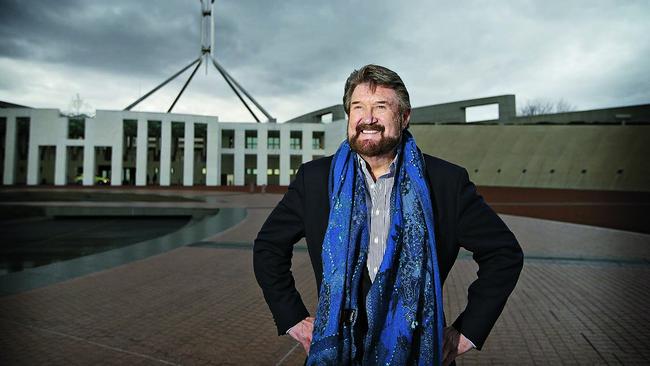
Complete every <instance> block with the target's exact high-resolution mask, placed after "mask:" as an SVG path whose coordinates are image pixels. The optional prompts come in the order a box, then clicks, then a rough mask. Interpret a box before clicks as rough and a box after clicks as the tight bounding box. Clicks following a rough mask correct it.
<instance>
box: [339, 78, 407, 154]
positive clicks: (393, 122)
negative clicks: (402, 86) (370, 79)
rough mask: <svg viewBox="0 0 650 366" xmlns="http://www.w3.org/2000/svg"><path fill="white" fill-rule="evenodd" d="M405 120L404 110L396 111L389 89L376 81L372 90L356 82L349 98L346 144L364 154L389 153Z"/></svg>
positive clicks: (400, 135) (393, 94)
mask: <svg viewBox="0 0 650 366" xmlns="http://www.w3.org/2000/svg"><path fill="white" fill-rule="evenodd" d="M408 120H409V114H408V112H406V113H405V114H404V115H403V116H400V114H399V108H398V100H397V94H396V93H395V91H394V90H393V89H390V88H386V87H383V86H380V85H377V88H376V89H375V91H374V93H373V91H372V90H371V89H370V87H369V85H368V84H360V85H358V86H357V87H356V88H355V89H354V91H353V92H352V97H351V98H350V116H349V119H348V142H349V143H350V147H352V150H354V151H356V152H357V153H359V154H361V155H362V156H365V157H376V156H382V155H389V154H393V152H394V150H395V147H397V145H398V144H399V142H400V139H401V137H402V130H403V129H404V128H406V126H407V125H408Z"/></svg>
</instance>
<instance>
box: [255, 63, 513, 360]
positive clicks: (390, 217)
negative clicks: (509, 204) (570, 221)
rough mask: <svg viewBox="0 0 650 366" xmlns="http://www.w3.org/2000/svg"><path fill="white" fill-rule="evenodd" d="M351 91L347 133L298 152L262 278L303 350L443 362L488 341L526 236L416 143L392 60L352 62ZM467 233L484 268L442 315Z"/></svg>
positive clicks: (258, 247) (259, 264)
mask: <svg viewBox="0 0 650 366" xmlns="http://www.w3.org/2000/svg"><path fill="white" fill-rule="evenodd" d="M343 103H344V107H345V111H346V113H347V115H348V128H347V136H348V138H347V140H346V141H344V142H343V143H342V144H341V146H340V147H339V149H338V150H337V152H336V154H335V155H334V156H332V157H327V158H323V159H319V160H315V161H312V162H309V163H305V164H303V165H302V166H301V168H300V169H299V171H298V173H297V175H296V178H295V180H294V181H293V182H292V183H291V185H290V186H289V190H288V192H287V193H286V194H285V196H284V197H283V198H282V200H281V201H280V203H279V204H278V205H277V207H276V208H275V209H274V210H273V212H272V213H271V214H270V216H269V217H268V219H267V220H266V222H265V223H264V225H263V226H262V229H261V230H260V232H259V234H258V236H257V239H256V240H255V247H254V267H255V275H256V277H257V281H258V283H259V284H260V286H261V288H262V290H263V292H264V297H265V299H266V302H267V303H268V305H269V308H270V310H271V312H272V314H273V317H274V319H275V322H276V325H277V328H278V332H279V334H285V333H288V334H289V335H291V336H292V337H293V338H294V339H296V340H297V341H299V342H300V343H301V344H302V345H303V347H304V348H305V351H306V352H307V354H308V357H309V358H308V360H307V363H308V364H313V365H317V364H332V365H336V364H379V363H381V364H387V363H390V364H396V365H400V364H440V363H444V364H449V363H451V362H452V361H453V360H454V358H455V357H456V356H458V355H461V354H463V353H465V352H467V351H469V350H470V349H472V348H477V349H480V348H481V347H482V346H483V343H484V342H485V339H486V338H487V335H488V333H489V332H490V330H491V329H492V326H493V325H494V323H495V322H496V320H497V318H498V316H499V315H500V313H501V311H502V310H503V307H504V305H505V303H506V300H507V298H508V296H509V295H510V293H511V292H512V290H513V288H514V286H515V284H516V282H517V278H518V276H519V272H520V271H521V268H522V264H523V254H522V251H521V248H520V246H519V244H518V243H517V240H516V239H515V237H514V235H513V234H512V233H511V232H510V230H508V228H507V227H506V225H505V224H504V223H503V221H501V219H500V218H499V217H498V216H497V215H496V214H495V213H494V211H492V209H491V208H490V207H489V206H487V204H485V202H484V201H483V199H482V198H481V196H479V195H478V194H477V193H476V188H475V186H474V185H473V184H472V183H471V182H470V181H469V179H468V175H467V172H466V171H465V169H463V168H460V167H458V166H456V165H453V164H451V163H448V162H446V161H444V160H441V159H438V158H435V157H432V156H429V155H423V154H421V153H420V151H419V149H418V148H417V146H416V145H415V141H414V139H413V136H411V134H410V133H409V132H408V130H407V128H408V123H409V118H410V112H411V107H410V101H409V95H408V91H407V90H406V87H405V86H404V83H403V82H402V80H401V78H400V77H399V76H398V75H397V74H396V73H395V72H393V71H391V70H389V69H387V68H384V67H381V66H377V65H367V66H364V67H362V68H361V69H360V70H356V71H354V72H353V73H352V74H351V75H350V77H349V78H348V80H347V82H346V85H345V93H344V97H343ZM302 237H305V238H306V241H307V246H308V250H309V255H310V258H311V262H312V266H313V269H314V274H315V276H316V283H317V286H318V288H319V301H318V309H317V311H316V317H315V318H313V317H310V315H309V313H308V311H307V309H306V308H305V306H304V304H303V302H302V300H301V298H300V295H299V294H298V292H297V291H296V288H295V285H294V279H293V277H292V274H291V271H290V268H291V257H292V249H293V244H294V243H296V242H297V241H298V240H300V238H302ZM461 246H462V247H464V248H466V249H468V250H469V251H471V252H473V257H474V260H475V261H476V262H477V263H478V265H479V271H478V278H477V280H476V281H474V283H472V285H471V286H470V287H469V290H468V304H467V307H466V308H465V310H464V311H463V313H461V314H460V315H459V317H458V318H457V319H456V321H455V322H454V323H453V325H452V326H449V327H445V328H443V326H444V319H443V316H444V315H443V312H442V294H441V287H442V284H443V283H444V281H445V279H446V278H447V275H448V273H449V271H450V269H451V267H452V265H453V264H454V261H455V260H456V257H457V254H458V251H459V248H460V247H461Z"/></svg>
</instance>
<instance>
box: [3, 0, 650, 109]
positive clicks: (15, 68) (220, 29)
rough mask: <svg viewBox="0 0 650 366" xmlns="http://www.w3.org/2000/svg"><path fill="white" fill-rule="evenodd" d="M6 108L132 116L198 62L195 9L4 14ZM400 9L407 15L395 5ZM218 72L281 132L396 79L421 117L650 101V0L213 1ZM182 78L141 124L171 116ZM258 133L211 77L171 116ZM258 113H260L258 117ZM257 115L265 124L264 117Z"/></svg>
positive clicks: (87, 3)
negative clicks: (506, 98) (362, 70)
mask: <svg viewBox="0 0 650 366" xmlns="http://www.w3.org/2000/svg"><path fill="white" fill-rule="evenodd" d="M0 4H1V5H0V100H4V101H8V102H13V103H18V104H24V105H28V106H32V107H54V108H61V109H64V110H65V109H69V105H70V101H71V100H72V99H73V97H74V96H75V94H76V93H79V94H80V95H81V98H82V99H83V100H84V101H86V102H87V103H88V104H89V105H91V106H92V107H93V108H96V109H118V110H119V109H123V108H124V107H126V106H127V105H129V104H130V103H132V102H133V101H135V100H136V99H137V98H138V97H139V96H141V95H143V94H145V93H146V92H147V91H148V90H150V89H151V88H153V87H154V86H156V85H157V84H159V83H160V82H162V81H163V80H165V79H166V78H167V77H169V76H171V75H172V74H173V73H174V72H176V71H177V70H180V69H181V68H182V67H183V66H186V65H187V64H189V63H190V62H191V61H192V60H194V59H195V58H197V57H198V55H199V53H200V4H199V1H198V0H167V1H163V0H157V1H133V0H111V1H105V0H102V1H99V0H97V1H96V0H57V1H51V0H50V1H37V0H27V1H18V0H15V1H14V0H0ZM398 4H399V5H398ZM215 28H216V29H215V37H216V55H217V59H218V60H219V61H220V63H221V64H222V65H223V66H224V67H225V68H226V69H227V70H228V71H229V73H230V74H231V75H232V76H233V77H234V78H235V79H236V80H238V81H239V83H240V84H241V85H243V86H244V87H245V88H246V89H247V90H248V91H249V92H250V93H251V94H252V95H253V96H254V97H255V98H256V99H257V100H258V102H260V104H262V106H264V108H265V109H267V110H268V111H269V112H270V113H271V114H272V115H273V116H275V117H276V118H277V119H278V120H279V121H284V120H287V119H290V118H292V117H295V116H298V115H300V114H303V113H307V112H310V111H313V110H316V109H319V108H323V107H327V106H330V105H333V104H338V103H341V95H342V93H343V84H344V82H345V79H346V78H347V76H348V75H349V73H350V72H351V71H352V70H353V69H355V68H359V67H360V66H362V65H364V64H368V63H377V64H380V65H384V66H387V67H389V68H391V69H393V70H395V71H397V72H398V73H399V74H400V75H401V76H402V79H403V80H404V82H405V83H406V85H407V87H408V89H409V92H410V94H411V103H412V105H413V106H423V105H429V104H437V103H444V102H451V101H456V100H463V99H471V98H479V97H485V96H493V95H500V94H515V95H516V96H517V104H518V106H522V105H523V104H525V103H526V102H527V101H529V100H536V99H542V100H548V101H557V100H559V99H561V98H563V99H564V100H565V101H566V102H568V103H570V104H571V105H573V106H575V107H576V108H577V109H578V110H583V109H594V108H606V107H613V106H622V105H634V104H645V103H650V67H649V66H648V65H650V61H649V60H650V42H649V41H648V35H649V34H650V1H647V0H640V1H600V0H589V1H566V0H564V1H555V0H546V1H522V0H520V1H448V2H447V1H444V2H443V1H424V0H422V1H404V2H397V1H377V0H375V1H360V0H357V1H340V0H336V1H307V0H300V1H299V0H291V1H262V0H258V1H253V0H249V1H246V0H243V1H242V0H237V1H235V0H231V1H222V0H217V1H216V18H215ZM189 73H190V72H189V70H188V71H187V73H186V74H184V75H183V76H181V77H179V78H178V79H177V80H176V81H175V82H174V83H170V84H168V85H167V86H166V87H165V88H163V89H161V90H160V91H158V92H157V93H156V94H154V96H152V97H150V98H149V99H147V101H146V102H143V103H141V104H140V105H138V106H137V107H136V108H135V110H144V111H166V110H167V108H168V107H169V105H170V104H171V102H172V101H173V99H174V97H175V96H176V94H177V93H178V91H179V90H180V87H181V86H182V84H183V83H184V81H185V79H186V78H187V77H188V76H189ZM174 111H175V112H179V113H193V114H209V115H217V116H219V119H220V120H221V121H251V120H252V117H251V116H250V115H249V114H248V112H247V111H246V110H245V108H244V107H243V106H242V105H241V104H240V103H239V101H238V100H237V98H236V96H234V94H233V93H232V92H231V91H230V89H229V87H228V86H227V84H226V83H225V82H224V81H223V80H222V79H221V77H220V76H219V74H218V73H217V72H216V70H215V69H214V68H213V67H212V66H211V67H210V68H209V70H208V74H207V75H206V73H205V68H204V67H201V70H200V71H199V72H198V73H197V75H196V76H195V79H194V81H193V82H192V84H190V86H189V87H188V89H187V90H186V92H185V94H184V95H183V97H182V98H181V100H180V101H179V103H178V104H177V106H176V107H175V109H174ZM258 114H259V113H258ZM260 115H261V114H260Z"/></svg>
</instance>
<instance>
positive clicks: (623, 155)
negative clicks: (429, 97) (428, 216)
mask: <svg viewBox="0 0 650 366" xmlns="http://www.w3.org/2000/svg"><path fill="white" fill-rule="evenodd" d="M410 131H411V132H412V133H413V135H414V136H415V138H416V141H417V144H418V146H419V147H420V148H421V149H422V151H423V152H425V153H428V154H431V155H435V156H438V157H440V158H442V159H445V160H449V161H451V162H453V163H456V164H458V165H461V166H463V167H465V168H466V169H467V171H468V172H469V174H470V179H472V181H474V182H475V183H476V184H477V185H482V186H502V187H537V188H564V189H567V188H568V189H596V190H617V191H650V162H649V161H648V160H649V159H650V125H605V126H603V125H540V124H538V125H472V124H462V125H434V124H414V125H411V127H410Z"/></svg>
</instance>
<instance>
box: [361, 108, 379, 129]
mask: <svg viewBox="0 0 650 366" xmlns="http://www.w3.org/2000/svg"><path fill="white" fill-rule="evenodd" d="M361 122H363V123H364V124H368V125H370V124H373V123H377V117H375V116H374V115H373V113H372V110H369V111H367V112H365V113H364V115H363V118H362V120H361Z"/></svg>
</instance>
